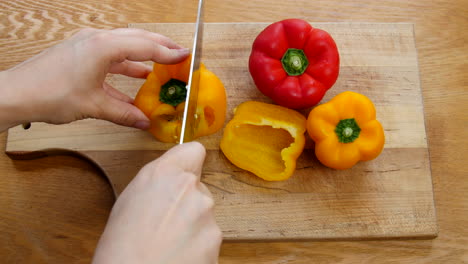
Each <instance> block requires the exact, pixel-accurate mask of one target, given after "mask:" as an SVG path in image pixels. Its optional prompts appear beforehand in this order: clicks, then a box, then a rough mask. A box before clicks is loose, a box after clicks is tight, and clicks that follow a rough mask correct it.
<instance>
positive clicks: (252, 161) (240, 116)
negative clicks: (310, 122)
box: [221, 101, 306, 181]
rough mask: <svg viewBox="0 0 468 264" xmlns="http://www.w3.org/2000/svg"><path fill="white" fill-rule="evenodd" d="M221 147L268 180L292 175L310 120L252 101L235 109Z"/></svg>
mask: <svg viewBox="0 0 468 264" xmlns="http://www.w3.org/2000/svg"><path fill="white" fill-rule="evenodd" d="M234 111H235V112H234V118H233V119H232V120H231V121H230V122H229V123H228V124H227V125H226V128H225V129H224V134H223V138H222V139H221V150H222V151H223V153H224V155H226V157H227V158H228V159H229V160H230V161H231V162H232V163H233V164H234V165H236V166H237V167H239V168H241V169H244V170H247V171H250V172H252V173H253V174H255V175H257V176H258V177H260V178H262V179H264V180H267V181H282V180H286V179H288V178H289V177H291V176H292V175H293V173H294V170H295V169H296V160H297V158H298V157H299V156H300V155H301V153H302V150H303V149H304V144H305V136H304V133H305V131H306V119H305V117H304V116H302V115H301V114H300V113H298V112H296V111H294V110H292V109H288V108H285V107H282V106H278V105H273V104H267V103H261V102H256V101H248V102H244V103H242V104H240V105H239V106H238V107H237V108H236V109H235V110H234Z"/></svg>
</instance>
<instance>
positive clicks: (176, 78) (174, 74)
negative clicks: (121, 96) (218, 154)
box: [134, 57, 226, 143]
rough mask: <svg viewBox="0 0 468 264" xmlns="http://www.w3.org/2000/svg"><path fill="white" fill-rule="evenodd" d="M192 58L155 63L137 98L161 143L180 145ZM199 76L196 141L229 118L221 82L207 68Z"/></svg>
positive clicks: (138, 104)
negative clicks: (177, 61)
mask: <svg viewBox="0 0 468 264" xmlns="http://www.w3.org/2000/svg"><path fill="white" fill-rule="evenodd" d="M189 69H190V57H188V58H187V59H186V60H184V61H182V62H181V63H179V64H174V65H164V64H158V63H155V64H154V66H153V71H152V72H151V73H150V74H149V75H148V77H147V78H146V82H145V83H144V84H143V85H142V87H141V88H140V90H139V91H138V93H137V95H136V97H135V102H134V104H135V106H137V107H138V108H139V109H140V110H141V111H142V112H143V113H144V114H145V115H146V116H147V117H148V118H149V119H150V121H151V127H150V129H149V132H150V133H151V134H153V135H154V137H156V138H157V139H158V140H159V141H162V142H167V143H171V142H173V143H175V142H178V140H179V137H180V130H181V126H182V117H183V113H184V108H185V98H186V93H187V89H186V87H185V86H186V84H187V82H188V78H189ZM194 74H195V75H196V74H199V75H200V77H199V80H200V83H199V85H200V88H199V90H198V101H197V110H196V114H195V120H196V121H195V122H196V125H195V131H194V132H195V134H194V138H198V137H202V136H206V135H210V134H213V133H215V132H217V131H218V130H219V129H221V128H222V126H223V124H224V121H225V118H226V91H225V89H224V86H223V83H222V82H221V80H220V79H219V78H218V77H217V76H216V75H215V74H214V73H213V72H211V71H209V70H207V69H206V67H205V65H203V64H201V66H200V69H199V70H197V71H195V72H194Z"/></svg>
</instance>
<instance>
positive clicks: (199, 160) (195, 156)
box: [159, 141, 206, 179]
mask: <svg viewBox="0 0 468 264" xmlns="http://www.w3.org/2000/svg"><path fill="white" fill-rule="evenodd" d="M205 156H206V149H205V147H204V146H203V145H202V144H200V143H199V142H196V141H192V142H189V143H184V144H182V145H177V146H175V147H173V148H171V149H169V150H168V151H167V152H166V153H164V155H162V156H161V157H160V158H159V162H163V163H164V164H167V165H168V166H175V167H178V168H180V169H182V170H183V171H185V172H189V173H193V174H195V175H196V176H197V177H198V179H200V177H201V173H202V168H203V162H204V160H205Z"/></svg>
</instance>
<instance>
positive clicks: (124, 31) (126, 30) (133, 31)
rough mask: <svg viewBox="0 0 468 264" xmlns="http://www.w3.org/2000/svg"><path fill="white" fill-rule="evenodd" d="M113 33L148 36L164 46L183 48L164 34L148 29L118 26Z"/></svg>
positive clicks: (127, 35) (128, 35) (126, 35)
mask: <svg viewBox="0 0 468 264" xmlns="http://www.w3.org/2000/svg"><path fill="white" fill-rule="evenodd" d="M112 33H114V34H116V35H119V36H125V37H142V38H147V39H151V40H153V41H155V42H157V43H159V44H161V45H163V46H166V47H168V48H170V49H182V46H180V45H178V44H177V43H175V42H174V41H173V40H172V39H170V38H168V37H166V36H164V35H161V34H158V33H154V32H150V31H146V30H143V29H139V28H117V29H114V30H112Z"/></svg>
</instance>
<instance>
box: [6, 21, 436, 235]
mask: <svg viewBox="0 0 468 264" xmlns="http://www.w3.org/2000/svg"><path fill="white" fill-rule="evenodd" d="M314 25H315V26H316V27H317V28H320V29H323V30H326V31H327V32H329V33H330V34H331V35H332V36H333V38H334V39H335V41H336V42H337V46H338V49H339V51H340V76H339V78H338V80H337V82H336V84H335V85H334V86H333V89H331V90H330V91H329V92H328V93H327V94H326V96H325V97H324V99H323V101H324V102H326V101H329V100H330V99H331V98H332V97H334V96H335V95H337V94H338V93H341V92H344V91H347V90H352V91H355V92H359V93H362V94H365V95H366V96H368V97H369V98H370V99H371V100H372V101H373V102H374V104H375V108H376V111H377V118H378V120H379V121H380V122H381V123H382V125H383V127H384V130H385V135H386V142H385V148H384V150H383V153H382V154H381V155H380V156H379V158H377V159H375V160H373V161H370V162H365V163H359V164H358V165H356V166H354V167H353V168H352V169H349V170H345V171H337V170H332V169H329V168H326V167H325V166H322V165H321V164H320V163H319V162H318V161H317V159H316V158H315V155H314V154H313V149H312V142H311V141H310V140H309V141H308V142H307V146H306V151H305V152H304V153H303V155H301V156H300V157H299V159H298V163H297V169H296V171H295V173H294V175H293V176H292V177H291V178H290V179H288V180H287V181H281V182H266V181H263V180H261V179H259V178H257V177H255V176H254V175H252V174H251V173H248V172H247V171H244V170H241V169H239V168H237V167H235V166H233V165H232V164H231V163H230V162H229V161H228V160H227V159H226V158H225V156H224V155H223V154H222V152H221V151H220V149H219V145H220V141H221V137H222V133H223V131H222V130H220V131H219V132H218V133H215V134H213V135H210V136H206V137H203V138H200V139H198V141H199V142H201V143H202V144H203V145H204V146H205V147H206V148H207V156H206V160H205V165H204V168H203V174H202V181H203V182H204V183H205V184H207V186H208V188H209V189H210V191H211V192H212V193H213V195H214V199H215V204H216V206H215V215H216V219H217V222H218V223H219V225H220V228H221V230H222V231H223V237H224V239H225V240H226V241H232V240H242V241H245V240H256V241H259V240H260V241H265V240H283V241H284V240H299V239H300V240H307V239H308V240H325V239H326V240H330V239H334V240H339V239H341V240H343V239H348V240H350V239H371V238H374V239H376V238H402V237H425V238H433V237H435V236H436V235H437V224H436V214H435V208H434V198H433V191H432V178H431V172H430V162H429V155H428V148H427V139H426V131H425V126H424V113H423V107H422V98H421V88H420V82H419V69H418V63H417V56H416V48H415V43H414V30H413V24H410V23H358V22H354V23H347V22H345V23H319V22H317V23H315V24H314ZM266 26H268V23H252V22H251V23H206V24H205V26H204V38H203V56H202V61H203V63H204V64H205V65H206V67H208V68H209V69H211V70H212V71H213V72H214V73H215V74H216V75H217V76H218V77H219V78H220V79H221V80H222V81H223V82H224V84H225V88H226V94H227V101H228V104H227V105H228V107H227V108H228V109H227V113H228V114H227V120H231V119H232V117H233V111H234V108H235V107H236V106H238V105H239V104H240V103H242V102H245V101H249V100H254V101H266V102H268V103H272V102H271V100H270V99H269V98H267V97H266V96H264V95H262V94H261V93H260V92H259V91H258V90H257V88H256V87H255V85H254V84H253V82H252V79H251V77H250V74H249V73H248V67H247V65H248V58H249V54H250V51H251V45H252V42H253V40H254V39H255V37H256V36H257V35H258V34H259V33H260V32H261V31H262V30H263V29H264V28H265V27H266ZM130 27H135V28H142V29H145V30H149V31H153V32H159V33H161V34H163V35H166V36H168V37H170V38H172V39H173V40H174V41H176V42H177V43H179V44H181V45H183V46H190V43H191V42H192V39H193V37H192V36H193V29H194V24H193V23H146V24H131V25H130ZM142 81H143V80H137V79H134V78H128V77H125V76H119V75H112V76H111V77H110V78H109V80H108V82H109V83H110V84H112V86H113V87H115V88H117V89H119V90H120V91H122V92H124V93H126V94H128V95H129V96H132V97H134V96H135V95H136V93H137V91H138V89H139V87H140V86H141V82H142ZM302 112H303V113H304V114H305V115H307V114H308V112H309V111H308V110H304V111H302ZM401 117H404V118H401ZM172 146H174V144H165V143H161V142H158V141H156V140H154V138H153V137H152V136H151V135H150V134H149V133H148V132H145V131H140V130H136V129H131V128H126V127H121V126H117V125H115V124H113V123H110V122H106V121H102V120H83V121H79V122H74V123H72V124H66V125H61V126H56V125H50V124H43V123H34V124H32V126H31V128H29V129H27V130H25V129H23V127H22V126H17V127H15V128H12V129H10V130H9V131H8V140H7V146H6V152H7V154H9V155H10V156H11V157H12V158H20V159H24V158H28V157H30V156H32V157H37V156H38V155H39V154H55V153H56V152H57V151H59V152H61V153H64V152H66V151H73V152H74V153H75V154H79V155H82V156H84V157H87V158H88V159H89V160H91V161H92V162H93V163H95V164H96V165H97V166H99V168H101V169H102V171H103V172H104V173H105V175H106V176H107V178H108V179H109V181H110V182H111V186H112V187H113V189H114V192H115V193H116V195H118V194H119V193H121V192H122V191H123V190H124V188H125V187H126V186H127V184H128V183H129V182H130V181H131V180H132V179H133V177H134V176H135V175H136V174H137V172H138V170H139V169H140V168H141V167H143V166H144V165H145V164H146V163H148V162H150V161H151V160H154V159H155V158H157V157H159V156H160V155H162V153H164V151H165V150H167V149H168V148H169V147H172ZM290 215H294V219H293V221H291V216H290Z"/></svg>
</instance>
